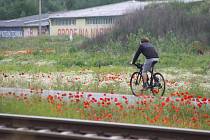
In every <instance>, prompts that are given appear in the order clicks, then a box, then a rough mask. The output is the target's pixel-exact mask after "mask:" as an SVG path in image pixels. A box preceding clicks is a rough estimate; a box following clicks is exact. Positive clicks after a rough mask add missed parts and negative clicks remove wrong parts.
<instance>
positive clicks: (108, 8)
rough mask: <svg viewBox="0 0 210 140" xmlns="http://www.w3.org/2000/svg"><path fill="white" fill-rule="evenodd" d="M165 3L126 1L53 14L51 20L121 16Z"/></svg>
mask: <svg viewBox="0 0 210 140" xmlns="http://www.w3.org/2000/svg"><path fill="white" fill-rule="evenodd" d="M160 2H163V1H157V2H152V1H147V2H140V1H126V2H121V3H116V4H108V5H104V6H97V7H92V8H86V9H81V10H72V11H68V12H64V13H58V14H53V15H51V16H50V18H82V17H99V16H120V15H124V14H126V13H129V12H132V11H134V10H137V9H143V8H144V7H145V6H147V5H149V4H151V3H160Z"/></svg>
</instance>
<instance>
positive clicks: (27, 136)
mask: <svg viewBox="0 0 210 140" xmlns="http://www.w3.org/2000/svg"><path fill="white" fill-rule="evenodd" d="M37 139H38V140H58V139H59V140H67V139H68V140H209V139H210V131H203V130H191V129H178V128H167V127H157V126H146V125H132V124H120V123H108V122H95V121H85V120H72V119H62V118H49V117H37V116H23V115H11V114H0V140H37Z"/></svg>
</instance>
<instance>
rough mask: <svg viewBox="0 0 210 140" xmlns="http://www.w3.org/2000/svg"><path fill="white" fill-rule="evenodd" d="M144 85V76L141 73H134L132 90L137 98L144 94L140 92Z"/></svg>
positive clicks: (131, 80)
mask: <svg viewBox="0 0 210 140" xmlns="http://www.w3.org/2000/svg"><path fill="white" fill-rule="evenodd" d="M142 84H143V78H142V75H141V74H140V73H139V72H134V73H133V74H132V76H131V79H130V88H131V91H132V93H133V95H135V96H139V95H141V94H142V92H141V91H140V89H141V87H142Z"/></svg>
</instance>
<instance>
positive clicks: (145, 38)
mask: <svg viewBox="0 0 210 140" xmlns="http://www.w3.org/2000/svg"><path fill="white" fill-rule="evenodd" d="M148 42H149V38H148V37H143V38H142V39H141V43H148Z"/></svg>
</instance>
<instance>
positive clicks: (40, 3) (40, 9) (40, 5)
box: [39, 0, 42, 35]
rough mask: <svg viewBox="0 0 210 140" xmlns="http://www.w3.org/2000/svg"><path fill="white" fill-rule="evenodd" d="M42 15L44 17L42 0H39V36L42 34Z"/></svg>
mask: <svg viewBox="0 0 210 140" xmlns="http://www.w3.org/2000/svg"><path fill="white" fill-rule="evenodd" d="M41 15H42V0H39V35H41V34H42V25H41Z"/></svg>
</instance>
